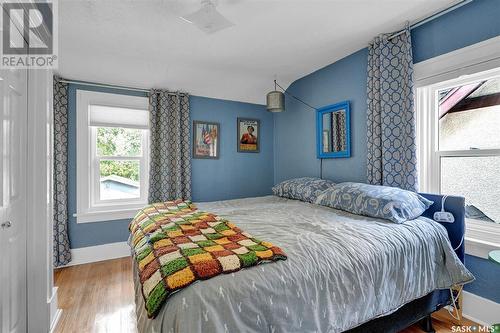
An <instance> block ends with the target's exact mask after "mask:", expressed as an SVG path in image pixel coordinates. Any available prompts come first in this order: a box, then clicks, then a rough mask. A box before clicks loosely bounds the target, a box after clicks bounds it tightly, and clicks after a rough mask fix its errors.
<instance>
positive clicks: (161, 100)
mask: <svg viewBox="0 0 500 333" xmlns="http://www.w3.org/2000/svg"><path fill="white" fill-rule="evenodd" d="M149 108H150V112H151V114H150V151H151V154H150V171H149V195H148V201H149V202H150V203H154V202H161V201H167V200H175V199H184V200H190V199H191V151H190V126H189V124H190V116H189V95H188V94H185V93H171V92H168V91H165V90H157V89H153V90H151V91H150V93H149Z"/></svg>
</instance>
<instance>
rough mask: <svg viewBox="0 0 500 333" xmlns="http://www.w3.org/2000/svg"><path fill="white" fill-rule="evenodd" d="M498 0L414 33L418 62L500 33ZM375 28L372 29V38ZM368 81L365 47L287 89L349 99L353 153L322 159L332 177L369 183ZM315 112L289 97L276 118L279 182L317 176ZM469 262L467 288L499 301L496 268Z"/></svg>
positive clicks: (326, 100)
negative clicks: (471, 276) (495, 289)
mask: <svg viewBox="0 0 500 333" xmlns="http://www.w3.org/2000/svg"><path fill="white" fill-rule="evenodd" d="M499 18H500V1H499V0H476V1H473V2H471V3H469V4H467V5H464V6H462V7H460V8H458V9H456V10H454V11H451V12H449V13H447V14H445V15H443V16H441V17H439V18H437V19H435V20H432V21H430V22H428V23H425V24H424V25H422V26H420V27H418V28H416V29H413V30H412V32H411V35H412V43H413V59H414V62H415V63H416V62H420V61H423V60H426V59H429V58H432V57H435V56H438V55H440V54H444V53H447V52H451V51H453V50H456V49H459V48H462V47H465V46H468V45H472V44H475V43H478V42H481V41H484V40H486V39H489V38H492V37H495V36H498V35H500V19H499ZM376 33H377V32H374V36H375V35H376ZM366 80H367V49H366V48H365V49H362V50H360V51H358V52H356V53H354V54H351V55H349V56H347V57H345V58H343V59H341V60H339V61H337V62H335V63H333V64H331V65H328V66H326V67H324V68H322V69H320V70H318V71H316V72H314V73H311V74H309V75H307V76H305V77H302V78H300V79H298V80H296V81H295V82H294V83H292V84H291V85H290V87H289V88H288V92H290V93H292V94H295V95H297V96H299V97H301V98H302V99H304V100H305V101H306V102H308V103H309V104H311V105H313V106H315V107H321V106H325V105H328V104H332V103H337V102H340V101H342V100H350V101H351V115H352V119H351V128H352V134H351V142H352V157H351V158H348V159H331V160H323V176H324V178H327V179H332V180H334V181H345V180H351V181H361V182H364V181H366ZM315 119H316V118H315V113H314V111H312V110H310V109H308V108H307V107H304V106H303V105H301V104H300V103H298V102H296V101H294V100H292V99H291V98H288V99H287V101H286V112H284V113H282V114H277V115H275V117H274V122H275V124H274V126H275V130H274V135H275V138H274V142H275V144H274V153H275V170H274V175H275V182H279V181H281V180H284V179H288V178H291V177H297V176H318V175H319V171H320V170H319V160H318V159H317V158H316V153H315V149H316V140H315V138H316V137H315V132H316V128H315V121H316V120H315ZM466 265H467V266H468V267H469V268H470V269H471V271H472V272H473V273H474V275H475V276H476V278H477V281H476V282H474V283H472V284H470V285H468V286H467V288H466V289H467V290H469V291H471V292H473V293H475V294H478V295H481V296H483V297H486V298H489V299H492V300H494V301H496V302H500V295H499V293H498V292H497V293H495V292H492V291H491V288H492V284H493V283H494V281H495V282H497V283H498V276H499V275H498V274H496V275H495V274H493V273H492V272H493V271H495V272H498V267H496V266H494V265H495V264H493V263H490V262H488V261H487V260H484V259H480V258H475V257H470V256H468V258H467V260H466Z"/></svg>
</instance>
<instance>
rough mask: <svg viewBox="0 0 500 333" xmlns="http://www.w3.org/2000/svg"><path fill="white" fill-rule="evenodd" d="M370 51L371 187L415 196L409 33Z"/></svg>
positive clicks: (383, 38) (378, 40)
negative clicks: (395, 188)
mask: <svg viewBox="0 0 500 333" xmlns="http://www.w3.org/2000/svg"><path fill="white" fill-rule="evenodd" d="M388 37H389V35H382V36H379V37H376V38H375V40H374V41H373V42H372V43H371V44H370V45H369V47H368V51H369V54H368V81H367V95H368V100H367V103H368V111H367V125H368V140H367V143H368V161H367V167H368V169H367V178H368V183H370V184H378V185H387V186H393V187H400V188H403V189H407V190H412V191H416V190H417V188H418V184H417V169H416V144H415V141H416V138H415V111H414V105H413V104H414V103H413V60H412V51H411V37H410V30H409V28H408V27H407V28H406V29H405V30H404V31H403V32H402V33H400V34H399V35H397V36H395V37H393V38H392V39H388Z"/></svg>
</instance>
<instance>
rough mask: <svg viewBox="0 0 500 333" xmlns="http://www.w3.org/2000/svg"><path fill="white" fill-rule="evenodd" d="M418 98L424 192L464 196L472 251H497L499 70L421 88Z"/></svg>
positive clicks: (499, 211) (499, 217)
mask: <svg viewBox="0 0 500 333" xmlns="http://www.w3.org/2000/svg"><path fill="white" fill-rule="evenodd" d="M417 99H418V100H417V119H418V125H417V128H418V142H419V146H418V149H419V173H420V183H421V190H423V191H428V192H434V193H443V194H449V195H460V196H463V197H465V201H466V207H465V213H466V227H467V231H466V241H468V242H469V246H468V248H469V249H470V248H474V247H477V246H482V247H483V248H485V247H486V248H489V249H492V248H497V247H498V246H500V68H497V69H493V70H488V71H484V72H479V73H474V74H471V75H467V76H462V77H458V78H455V79H452V80H446V81H443V82H437V83H435V84H432V85H429V86H424V87H420V88H419V89H417ZM478 244H480V245H478ZM469 253H471V252H469ZM484 253H487V252H485V251H483V254H481V256H484ZM473 254H475V253H473Z"/></svg>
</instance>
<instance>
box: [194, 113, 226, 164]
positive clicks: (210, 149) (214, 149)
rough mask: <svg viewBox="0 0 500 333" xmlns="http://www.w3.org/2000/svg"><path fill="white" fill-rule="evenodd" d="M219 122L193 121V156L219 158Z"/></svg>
mask: <svg viewBox="0 0 500 333" xmlns="http://www.w3.org/2000/svg"><path fill="white" fill-rule="evenodd" d="M219 128H220V126H219V124H218V123H210V122H207V121H197V120H195V121H193V158H209V159H210V158H211V159H217V158H219V138H220V129H219Z"/></svg>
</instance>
